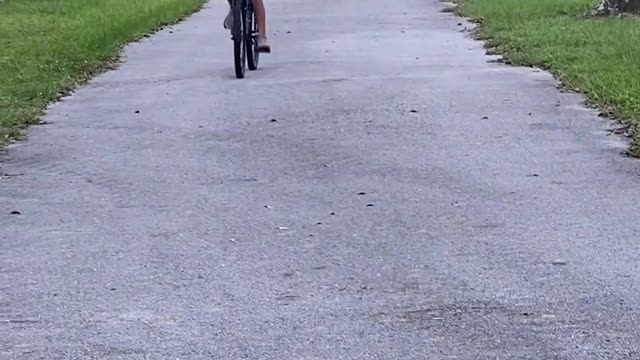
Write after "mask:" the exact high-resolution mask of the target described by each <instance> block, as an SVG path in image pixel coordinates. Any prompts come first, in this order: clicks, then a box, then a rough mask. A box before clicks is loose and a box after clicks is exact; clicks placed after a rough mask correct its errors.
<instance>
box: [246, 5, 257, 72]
mask: <svg viewBox="0 0 640 360" xmlns="http://www.w3.org/2000/svg"><path fill="white" fill-rule="evenodd" d="M246 18H247V21H246V24H247V26H246V36H247V40H246V45H247V63H248V65H249V70H251V71H255V70H257V69H258V63H259V61H260V52H259V51H258V24H257V21H256V20H257V19H256V13H255V12H254V11H253V7H252V6H249V8H248V10H247V12H246Z"/></svg>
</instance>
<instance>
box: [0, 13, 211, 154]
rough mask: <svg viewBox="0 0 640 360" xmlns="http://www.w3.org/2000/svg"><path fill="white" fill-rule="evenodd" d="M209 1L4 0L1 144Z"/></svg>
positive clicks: (0, 23)
mask: <svg viewBox="0 0 640 360" xmlns="http://www.w3.org/2000/svg"><path fill="white" fill-rule="evenodd" d="M204 2H205V0H0V142H2V141H3V140H7V139H9V138H11V137H14V136H16V135H17V134H18V133H19V131H20V129H22V128H24V127H25V126H26V125H28V124H29V123H32V122H33V121H34V120H35V119H36V118H37V117H38V115H40V113H41V111H42V110H43V109H44V108H45V107H46V105H47V104H48V103H49V102H51V101H53V100H56V99H57V98H58V97H60V95H62V94H63V93H64V92H65V91H67V90H69V89H70V88H71V87H73V86H74V85H75V84H77V83H78V81H82V80H84V79H86V78H87V77H89V76H91V75H92V74H94V73H96V72H99V71H100V70H102V69H104V68H105V66H107V65H108V64H109V63H110V62H111V61H112V60H113V59H114V58H115V56H116V55H117V53H118V51H119V49H120V47H121V46H122V45H123V44H125V43H126V42H128V41H131V40H134V39H136V38H137V37H139V36H141V35H143V34H144V33H147V32H149V31H151V30H153V29H155V28H158V27H159V26H162V25H165V24H168V23H171V22H174V21H176V20H178V19H180V18H182V17H184V16H185V15H188V14H189V13H191V12H193V11H195V10H197V9H198V8H199V7H200V6H201V5H202V4H203V3H204Z"/></svg>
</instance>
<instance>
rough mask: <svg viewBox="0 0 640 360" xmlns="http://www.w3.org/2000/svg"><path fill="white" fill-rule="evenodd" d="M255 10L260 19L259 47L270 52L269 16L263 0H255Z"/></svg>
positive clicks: (258, 19)
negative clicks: (268, 36) (268, 35)
mask: <svg viewBox="0 0 640 360" xmlns="http://www.w3.org/2000/svg"><path fill="white" fill-rule="evenodd" d="M253 10H254V11H255V12H256V20H257V21H258V33H259V35H258V48H259V49H260V51H261V52H270V51H271V48H270V47H269V45H267V16H266V12H265V10H264V3H263V2H262V0H253Z"/></svg>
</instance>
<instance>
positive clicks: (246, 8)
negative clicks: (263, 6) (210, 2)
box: [229, 0, 260, 79]
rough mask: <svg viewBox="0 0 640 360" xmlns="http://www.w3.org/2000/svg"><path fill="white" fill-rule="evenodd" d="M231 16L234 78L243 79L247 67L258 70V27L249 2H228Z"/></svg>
mask: <svg viewBox="0 0 640 360" xmlns="http://www.w3.org/2000/svg"><path fill="white" fill-rule="evenodd" d="M229 3H230V5H231V11H232V14H233V26H232V27H231V40H233V60H234V64H235V71H236V77H237V78H238V79H243V78H244V75H245V72H246V68H247V65H248V66H249V70H251V71H253V70H256V69H258V61H259V59H260V52H259V51H258V25H257V22H256V14H255V12H254V11H253V3H252V1H251V0H230V1H229Z"/></svg>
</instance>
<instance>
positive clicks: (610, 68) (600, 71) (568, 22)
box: [458, 0, 640, 155]
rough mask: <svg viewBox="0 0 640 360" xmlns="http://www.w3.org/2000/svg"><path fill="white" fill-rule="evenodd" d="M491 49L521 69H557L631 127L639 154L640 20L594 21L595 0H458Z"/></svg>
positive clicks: (571, 85) (570, 83)
mask: <svg viewBox="0 0 640 360" xmlns="http://www.w3.org/2000/svg"><path fill="white" fill-rule="evenodd" d="M458 4H459V6H458V12H459V13H460V14H461V15H463V16H467V17H470V18H473V19H476V20H478V22H479V23H480V26H479V28H478V34H479V35H480V36H481V37H482V38H483V39H485V40H487V42H488V43H487V45H488V46H489V47H491V48H495V49H497V50H498V52H499V53H501V54H503V55H505V57H506V59H507V60H508V61H509V62H511V63H513V64H516V65H527V66H539V67H542V68H545V69H549V70H550V71H552V72H553V73H554V74H555V75H556V76H557V77H558V78H559V79H560V80H561V81H562V83H563V84H564V85H566V86H568V87H569V88H572V89H574V90H579V91H581V92H583V93H584V94H585V96H586V97H587V99H588V100H589V101H590V102H591V103H592V104H594V105H597V106H599V107H601V108H602V109H604V110H606V111H607V112H608V113H609V112H610V114H611V115H612V116H614V117H616V118H618V119H620V120H622V121H623V122H625V123H626V124H627V125H630V129H631V133H632V134H633V137H634V141H633V145H632V147H631V149H630V152H631V153H633V154H635V155H640V66H639V65H638V64H639V63H638V62H639V61H640V42H639V41H638V39H640V20H638V19H632V18H626V19H617V18H616V19H613V18H611V19H595V18H587V17H585V16H584V14H585V13H586V12H587V11H588V10H589V9H590V8H591V7H592V6H593V5H594V1H593V0H458Z"/></svg>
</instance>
